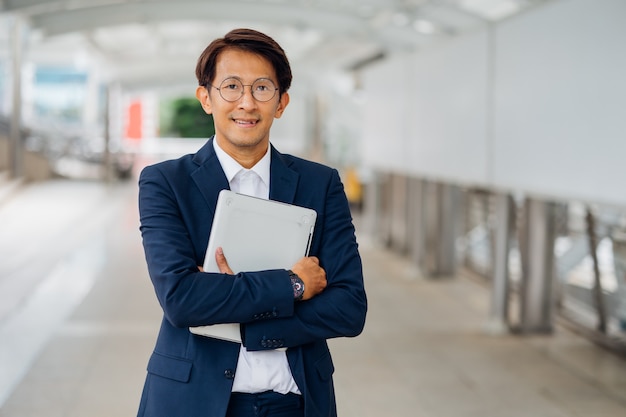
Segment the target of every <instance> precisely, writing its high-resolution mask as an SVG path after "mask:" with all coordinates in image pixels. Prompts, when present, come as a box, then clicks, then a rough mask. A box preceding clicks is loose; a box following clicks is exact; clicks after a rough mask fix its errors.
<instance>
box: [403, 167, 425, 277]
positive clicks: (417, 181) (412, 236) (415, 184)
mask: <svg viewBox="0 0 626 417" xmlns="http://www.w3.org/2000/svg"><path fill="white" fill-rule="evenodd" d="M425 188H426V186H425V182H424V180H422V179H421V178H409V179H408V186H407V191H408V195H407V212H408V216H407V234H408V237H407V251H408V254H409V257H410V259H411V260H412V261H413V263H414V264H415V265H417V266H418V267H419V268H423V263H424V251H425V243H426V225H425V220H424V204H425Z"/></svg>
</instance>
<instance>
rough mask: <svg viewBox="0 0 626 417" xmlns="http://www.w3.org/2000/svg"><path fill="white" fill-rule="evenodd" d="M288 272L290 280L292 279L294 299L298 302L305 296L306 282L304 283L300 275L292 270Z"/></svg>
mask: <svg viewBox="0 0 626 417" xmlns="http://www.w3.org/2000/svg"><path fill="white" fill-rule="evenodd" d="M287 272H288V273H289V279H291V286H292V288H293V299H294V300H296V301H300V300H302V297H303V296H304V281H302V278H300V277H299V276H298V274H296V273H295V272H293V271H292V270H291V269H289V270H287Z"/></svg>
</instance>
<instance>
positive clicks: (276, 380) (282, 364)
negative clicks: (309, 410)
mask: <svg viewBox="0 0 626 417" xmlns="http://www.w3.org/2000/svg"><path fill="white" fill-rule="evenodd" d="M213 147H214V148H215V153H216V155H217V159H218V160H219V161H220V165H222V170H223V171H224V173H225V174H226V178H227V179H228V182H229V184H230V189H231V190H232V191H234V192H236V193H240V194H246V195H251V196H254V197H259V198H264V199H266V200H267V199H268V198H269V194H270V152H268V151H266V152H265V155H264V156H263V158H261V160H260V161H259V162H257V164H256V165H255V166H253V167H252V168H251V169H246V168H244V167H242V166H241V165H239V163H238V162H237V161H235V160H234V159H233V158H232V157H231V156H230V155H228V154H227V153H226V152H224V150H222V149H221V148H220V147H219V145H218V144H217V141H216V140H215V139H214V140H213ZM268 150H269V147H268ZM226 260H228V259H226ZM232 391H233V392H246V393H257V392H263V391H276V392H279V393H281V394H287V393H288V392H295V393H296V394H300V390H299V389H298V385H296V381H294V379H293V376H292V375H291V369H290V368H289V363H288V362H287V354H286V352H285V350H264V351H258V352H248V351H247V350H246V348H245V347H244V346H243V345H241V348H240V349H239V361H238V363H237V370H236V371H235V380H234V382H233V388H232Z"/></svg>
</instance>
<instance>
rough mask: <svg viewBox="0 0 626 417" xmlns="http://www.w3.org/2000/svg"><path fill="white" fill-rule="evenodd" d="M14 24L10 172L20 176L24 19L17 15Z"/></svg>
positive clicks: (14, 176) (21, 161)
mask: <svg viewBox="0 0 626 417" xmlns="http://www.w3.org/2000/svg"><path fill="white" fill-rule="evenodd" d="M13 25H14V26H13V34H12V39H11V61H12V63H13V66H12V79H13V89H12V91H13V97H12V98H13V99H12V102H13V104H12V109H11V122H10V123H11V125H10V134H9V165H10V170H9V173H10V176H11V177H13V178H18V177H21V176H22V174H23V165H24V146H23V143H22V37H23V22H22V19H20V18H19V17H16V18H15V19H14V21H13Z"/></svg>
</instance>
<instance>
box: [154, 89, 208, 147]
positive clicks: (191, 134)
mask: <svg viewBox="0 0 626 417" xmlns="http://www.w3.org/2000/svg"><path fill="white" fill-rule="evenodd" d="M161 121H162V123H161V132H162V133H161V134H162V135H166V136H167V135H171V136H177V137H182V138H208V137H210V136H212V135H213V134H215V126H214V125H213V116H212V115H210V114H206V113H205V112H204V110H203V109H202V106H201V105H200V103H199V102H198V100H196V99H195V98H188V97H184V98H177V99H174V100H172V101H170V102H166V103H163V107H162V108H161Z"/></svg>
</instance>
